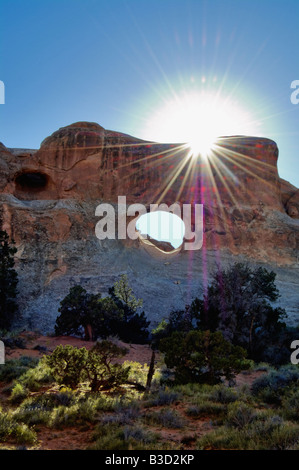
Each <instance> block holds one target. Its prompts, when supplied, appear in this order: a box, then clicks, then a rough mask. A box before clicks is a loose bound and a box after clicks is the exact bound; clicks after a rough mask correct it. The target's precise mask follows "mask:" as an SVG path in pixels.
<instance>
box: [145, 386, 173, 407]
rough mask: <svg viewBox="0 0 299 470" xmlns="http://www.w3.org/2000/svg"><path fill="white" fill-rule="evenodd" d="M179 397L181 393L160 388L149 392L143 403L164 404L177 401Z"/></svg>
mask: <svg viewBox="0 0 299 470" xmlns="http://www.w3.org/2000/svg"><path fill="white" fill-rule="evenodd" d="M180 398H181V394H180V393H179V392H177V391H174V390H171V389H170V388H167V387H166V388H165V389H160V390H159V391H158V392H154V393H151V394H150V395H148V396H147V398H146V400H145V402H144V405H145V406H146V407H151V406H165V405H171V404H172V403H175V402H177V401H178V400H179V399H180Z"/></svg>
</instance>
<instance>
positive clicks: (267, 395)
mask: <svg viewBox="0 0 299 470" xmlns="http://www.w3.org/2000/svg"><path fill="white" fill-rule="evenodd" d="M298 381H299V367H297V366H295V365H288V366H282V367H280V368H279V369H278V370H272V371H271V372H269V373H268V374H265V375H262V376H261V377H259V378H257V379H256V380H255V381H254V382H253V384H252V393H253V394H254V395H255V396H259V397H260V398H261V399H263V400H264V401H265V402H267V403H276V404H281V400H282V398H283V396H284V395H285V394H286V393H289V392H290V391H291V389H295V388H296V387H297V386H298Z"/></svg>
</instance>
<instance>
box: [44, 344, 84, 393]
mask: <svg viewBox="0 0 299 470" xmlns="http://www.w3.org/2000/svg"><path fill="white" fill-rule="evenodd" d="M87 357H88V352H87V350H86V348H74V347H73V346H70V345H66V346H62V345H59V346H57V347H56V348H55V349H54V351H53V352H52V354H50V355H49V356H47V357H45V358H44V361H45V363H46V365H47V366H48V367H49V368H50V370H51V373H52V375H53V377H54V378H55V380H56V382H57V383H59V384H64V385H66V386H68V387H71V388H76V387H77V386H78V385H79V383H80V382H81V380H82V373H83V369H84V367H85V365H86V361H87Z"/></svg>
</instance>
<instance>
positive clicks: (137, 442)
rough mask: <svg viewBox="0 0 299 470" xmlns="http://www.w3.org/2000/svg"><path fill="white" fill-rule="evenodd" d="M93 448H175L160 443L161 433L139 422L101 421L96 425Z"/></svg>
mask: <svg viewBox="0 0 299 470" xmlns="http://www.w3.org/2000/svg"><path fill="white" fill-rule="evenodd" d="M93 440H94V441H95V443H94V444H93V445H92V446H90V448H89V449H92V450H116V449H117V450H155V449H161V450H162V449H163V450H165V449H173V446H172V445H171V444H166V445H165V444H164V445H162V443H159V441H158V440H159V435H158V434H156V433H153V432H151V431H150V430H148V429H146V428H144V427H143V426H141V425H139V424H137V425H136V424H134V426H131V425H124V426H120V425H119V422H116V421H115V422H112V421H111V422H106V423H102V422H101V423H100V424H99V425H97V426H96V427H95V430H94V435H93Z"/></svg>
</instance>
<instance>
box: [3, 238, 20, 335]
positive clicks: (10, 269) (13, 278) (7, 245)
mask: <svg viewBox="0 0 299 470" xmlns="http://www.w3.org/2000/svg"><path fill="white" fill-rule="evenodd" d="M14 245H15V242H14V240H10V241H9V236H8V234H7V232H6V231H2V230H1V231H0V329H9V328H10V327H11V324H12V322H13V320H14V318H15V315H16V313H17V311H18V306H17V303H16V295H17V284H18V275H17V272H16V271H15V269H14V264H15V260H14V255H15V253H16V252H17V249H16V247H15V246H14Z"/></svg>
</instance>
